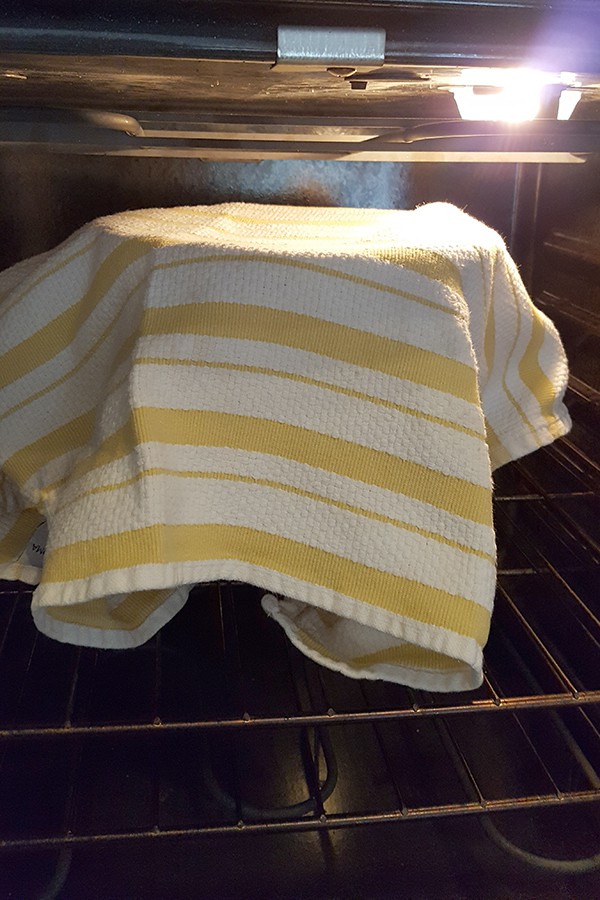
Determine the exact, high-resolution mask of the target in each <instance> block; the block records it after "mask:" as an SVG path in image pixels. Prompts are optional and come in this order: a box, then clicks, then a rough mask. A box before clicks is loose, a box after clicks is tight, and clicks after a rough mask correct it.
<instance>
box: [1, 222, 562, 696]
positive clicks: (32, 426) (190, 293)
mask: <svg viewBox="0 0 600 900" xmlns="http://www.w3.org/2000/svg"><path fill="white" fill-rule="evenodd" d="M0 321H1V324H0V454H1V456H0V577H3V578H20V579H23V580H25V581H29V582H30V583H34V584H37V587H36V590H35V592H34V595H33V602H32V611H33V616H34V620H35V622H36V624H37V626H38V628H39V629H40V630H41V631H43V632H44V633H45V634H47V635H50V636H51V637H53V638H56V639H58V640H61V641H67V642H71V643H76V644H84V645H91V646H98V647H128V646H136V645H138V644H140V643H142V642H144V641H146V640H147V639H148V638H149V637H151V636H152V635H153V634H154V633H155V632H156V631H157V630H158V629H159V628H160V627H161V626H162V625H163V624H164V623H165V622H166V621H168V620H169V619H170V618H171V617H172V616H173V615H174V614H175V613H176V612H177V611H178V610H179V609H180V608H181V607H182V605H183V604H184V603H185V602H186V598H187V596H188V593H189V590H190V589H191V587H192V586H193V585H194V584H196V583H199V582H209V581H214V580H223V579H226V580H235V581H243V582H248V583H251V584H254V585H258V586H259V587H262V588H264V589H265V591H266V593H265V596H264V599H263V606H264V608H265V610H266V611H267V612H268V613H269V615H271V616H272V617H273V618H274V619H276V620H277V622H279V623H280V625H282V627H283V628H284V629H285V631H286V632H287V634H288V635H289V637H290V639H291V640H292V641H293V642H294V643H295V644H296V645H297V646H298V647H299V648H300V649H301V650H302V651H303V652H304V653H306V654H307V655H308V656H310V657H312V658H313V659H315V660H317V661H318V662H320V663H322V664H324V665H326V666H329V667H331V668H333V669H336V670H338V671H340V672H344V673H345V674H347V675H351V676H354V677H364V678H382V679H386V680H390V681H395V682H400V683H403V684H408V685H412V686H414V687H421V688H426V689H430V690H462V689H469V688H474V687H476V686H478V685H479V684H480V683H481V680H482V649H483V647H484V645H485V642H486V638H487V635H488V630H489V625H490V617H491V613H492V605H493V596H494V588H495V579H496V567H495V541H494V530H493V523H492V504H491V500H492V474H491V473H492V470H493V469H494V468H495V467H497V466H499V465H501V464H503V463H505V462H507V461H509V460H512V459H515V458H517V457H519V456H522V455H523V454H525V453H528V452H530V451H532V450H535V449H537V448H538V447H540V446H542V445H544V444H547V443H549V442H550V441H552V440H554V439H555V438H556V437H559V436H560V435H562V434H564V433H565V432H566V431H567V430H568V428H569V425H570V421H569V417H568V413H567V411H566V409H565V407H564V405H563V402H562V398H563V394H564V391H565V387H566V380H567V363H566V359H565V355H564V352H563V348H562V345H561V342H560V339H559V336H558V334H557V332H556V330H555V328H554V326H553V325H552V323H551V322H550V321H549V320H548V319H547V318H546V317H545V316H544V315H543V314H542V313H541V312H540V311H538V310H537V309H536V308H535V307H534V305H533V304H532V302H531V300H530V299H529V297H528V296H527V293H526V291H525V289H524V287H523V284H522V282H521V279H520V277H519V273H518V270H517V268H516V266H515V265H514V263H513V261H512V260H511V258H510V256H509V254H508V253H507V250H506V248H505V245H504V243H503V241H502V239H501V237H500V236H499V235H498V234H497V233H496V232H494V231H493V230H491V229H490V228H488V227H486V226H485V225H483V224H481V223H480V222H477V221H476V220H474V219H472V218H471V217H469V216H468V215H467V214H465V213H464V212H461V211H460V210H458V209H457V208H455V207H453V206H450V205H447V204H430V205H426V206H423V207H420V208H418V209H416V210H412V211H391V210H382V211H375V210H357V209H334V208H299V207H283V206H267V205H256V204H225V205H216V206H212V207H190V208H177V209H166V210H140V211H134V212H127V213H122V214H118V215H115V216H110V217H106V218H103V219H98V220H96V221H95V222H92V223H91V224H89V225H87V226H85V227H84V228H82V229H81V230H80V231H78V232H77V233H76V234H75V235H73V236H72V237H71V238H70V239H69V240H67V241H66V242H65V243H63V244H62V245H61V246H60V247H58V248H57V249H56V250H55V251H52V252H50V253H45V254H44V255H43V256H42V257H39V258H38V259H37V260H30V261H28V262H27V263H26V264H20V265H18V266H16V267H13V269H10V270H8V271H7V272H6V273H4V274H3V275H2V276H0Z"/></svg>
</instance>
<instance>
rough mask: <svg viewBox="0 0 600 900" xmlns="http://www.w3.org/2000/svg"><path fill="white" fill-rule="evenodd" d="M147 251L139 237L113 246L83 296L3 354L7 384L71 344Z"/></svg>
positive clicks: (3, 379) (0, 364) (31, 370)
mask: <svg viewBox="0 0 600 900" xmlns="http://www.w3.org/2000/svg"><path fill="white" fill-rule="evenodd" d="M147 252H148V248H147V247H146V245H145V244H144V242H143V241H137V240H131V241H126V242H125V243H123V244H121V245H120V246H118V247H117V248H116V250H113V251H112V253H110V254H109V255H108V256H107V257H106V259H104V260H103V261H102V262H101V263H100V264H99V266H98V269H97V271H96V274H95V276H94V278H93V279H92V282H91V285H90V287H89V288H88V290H87V291H86V293H85V294H84V296H83V297H82V298H81V300H79V301H77V302H76V303H74V304H73V306H70V307H69V308H68V309H66V310H65V311H64V312H62V313H61V314H60V315H58V316H57V317H56V318H55V319H53V320H52V321H51V322H49V323H48V324H47V325H44V326H43V327H42V328H40V329H39V331H36V332H35V334H33V335H31V337H28V338H26V339H25V340H24V341H21V342H20V343H19V344H17V345H16V346H14V347H11V349H10V350H8V351H7V352H6V353H5V354H4V355H3V356H1V357H0V367H1V369H2V372H3V377H2V382H3V384H4V386H7V385H9V384H12V383H13V382H15V381H18V380H19V378H22V377H23V376H24V375H27V374H28V373H29V372H33V371H34V369H37V368H38V366H41V365H43V364H44V363H46V362H48V361H49V360H51V359H53V358H54V357H56V356H58V354H59V353H62V351H63V350H65V349H66V348H67V347H68V346H69V345H70V344H72V342H73V341H74V340H75V337H76V336H77V332H78V331H79V329H80V328H81V326H82V324H83V322H84V321H85V320H86V319H87V317H88V316H89V315H90V313H91V312H92V310H93V309H94V308H95V306H96V305H97V304H98V303H99V302H100V301H101V299H102V297H104V295H105V294H106V293H107V292H108V291H109V290H110V289H111V287H112V286H113V285H114V284H115V282H116V281H117V280H118V279H119V277H120V276H121V275H122V274H123V272H124V271H125V269H127V267H128V266H130V265H131V264H132V263H134V262H135V261H136V260H138V259H140V258H141V257H142V256H145V255H146V253H147Z"/></svg>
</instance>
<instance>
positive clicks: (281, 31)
mask: <svg viewBox="0 0 600 900" xmlns="http://www.w3.org/2000/svg"><path fill="white" fill-rule="evenodd" d="M384 61H385V31H384V30H383V29H382V28H369V29H367V28H320V27H319V26H315V25H313V26H309V27H306V26H304V27H303V26H299V25H279V27H278V28H277V62H276V63H275V65H276V66H277V68H284V69H288V70H289V71H296V70H300V71H302V70H306V69H317V70H322V69H326V70H328V71H329V73H330V74H333V75H337V76H340V77H349V76H350V75H353V74H354V73H355V72H359V71H363V70H364V71H366V72H369V71H371V70H372V69H376V68H378V67H379V66H382V65H383V63H384ZM332 70H333V71H332Z"/></svg>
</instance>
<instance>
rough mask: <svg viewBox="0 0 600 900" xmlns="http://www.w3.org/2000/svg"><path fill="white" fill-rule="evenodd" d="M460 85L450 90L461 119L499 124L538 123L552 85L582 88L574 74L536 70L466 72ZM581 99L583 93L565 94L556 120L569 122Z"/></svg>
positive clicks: (561, 99)
mask: <svg viewBox="0 0 600 900" xmlns="http://www.w3.org/2000/svg"><path fill="white" fill-rule="evenodd" d="M458 81H459V85H458V86H457V87H454V88H451V90H452V93H453V95H454V100H455V102H456V105H457V107H458V111H459V113H460V116H461V118H462V119H471V120H488V121H497V122H498V121H502V122H527V121H530V120H531V119H535V117H536V116H537V115H538V114H539V112H540V108H541V105H542V94H543V91H544V89H545V88H546V87H547V86H549V85H556V87H557V88H558V87H559V86H561V85H562V86H564V88H578V87H581V82H580V81H577V75H575V74H574V73H571V72H561V73H560V76H558V75H552V74H550V73H548V72H541V71H539V70H537V69H490V68H481V69H476V68H473V69H463V70H462V72H461V74H460V76H459V79H458ZM580 98H581V91H577V90H562V91H561V92H560V99H559V108H558V116H557V118H559V119H568V118H570V116H571V113H572V112H573V110H574V109H575V107H576V105H577V103H578V102H579V100H580Z"/></svg>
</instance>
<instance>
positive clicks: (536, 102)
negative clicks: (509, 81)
mask: <svg viewBox="0 0 600 900" xmlns="http://www.w3.org/2000/svg"><path fill="white" fill-rule="evenodd" d="M452 93H453V94H454V100H455V101H456V105H457V106H458V111H459V113H460V117H461V119H472V120H487V121H494V122H497V121H502V122H527V121H529V120H530V119H535V117H536V116H537V114H538V113H539V111H540V103H541V89H540V88H538V87H535V86H534V87H525V86H524V85H522V86H521V87H520V88H517V87H516V86H514V87H504V88H489V89H485V88H476V87H460V88H453V90H452Z"/></svg>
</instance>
